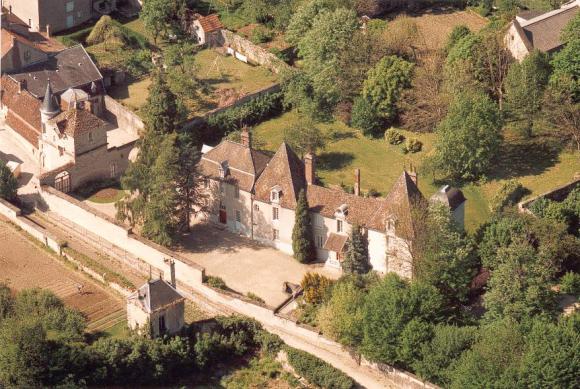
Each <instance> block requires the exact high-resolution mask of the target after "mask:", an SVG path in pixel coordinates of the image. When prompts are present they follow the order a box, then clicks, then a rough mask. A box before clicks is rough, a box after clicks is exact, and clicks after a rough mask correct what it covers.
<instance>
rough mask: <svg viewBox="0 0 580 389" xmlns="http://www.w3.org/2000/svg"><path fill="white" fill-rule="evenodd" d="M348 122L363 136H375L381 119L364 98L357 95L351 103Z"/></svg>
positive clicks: (380, 126)
mask: <svg viewBox="0 0 580 389" xmlns="http://www.w3.org/2000/svg"><path fill="white" fill-rule="evenodd" d="M350 124H351V126H353V127H354V128H358V129H359V130H361V131H362V132H363V134H364V135H365V136H370V137H375V136H377V135H379V133H380V131H381V128H382V119H381V118H380V117H379V115H378V113H377V111H376V110H375V109H374V108H373V106H372V105H371V104H370V103H369V102H368V101H367V100H366V99H364V98H362V97H357V98H356V99H355V100H354V103H353V105H352V111H351V121H350Z"/></svg>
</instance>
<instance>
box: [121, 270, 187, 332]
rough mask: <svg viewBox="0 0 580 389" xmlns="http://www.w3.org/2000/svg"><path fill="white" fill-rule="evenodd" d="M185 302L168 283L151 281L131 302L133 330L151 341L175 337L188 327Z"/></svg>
mask: <svg viewBox="0 0 580 389" xmlns="http://www.w3.org/2000/svg"><path fill="white" fill-rule="evenodd" d="M184 312H185V298H184V297H183V296H182V295H181V294H180V293H179V292H178V291H177V290H176V289H175V288H174V287H173V286H172V285H171V284H169V283H167V282H166V281H164V280H161V279H158V280H150V281H148V282H147V283H146V284H144V285H143V286H141V287H140V288H139V289H137V290H136V291H135V292H134V293H133V294H131V295H130V296H129V297H128V298H127V322H128V325H129V328H131V329H132V330H136V331H138V332H140V333H143V332H144V331H147V330H148V326H149V325H150V335H151V337H158V336H162V335H164V334H175V333H177V332H179V331H180V330H181V328H182V327H183V324H184Z"/></svg>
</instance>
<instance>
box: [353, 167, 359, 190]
mask: <svg viewBox="0 0 580 389" xmlns="http://www.w3.org/2000/svg"><path fill="white" fill-rule="evenodd" d="M354 195H355V196H360V169H354Z"/></svg>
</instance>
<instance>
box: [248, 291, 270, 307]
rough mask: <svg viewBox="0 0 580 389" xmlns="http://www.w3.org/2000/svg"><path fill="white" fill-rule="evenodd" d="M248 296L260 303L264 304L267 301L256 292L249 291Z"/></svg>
mask: <svg viewBox="0 0 580 389" xmlns="http://www.w3.org/2000/svg"><path fill="white" fill-rule="evenodd" d="M246 297H247V298H249V299H250V300H252V301H255V302H257V303H259V304H264V305H265V304H266V302H265V301H264V299H263V298H261V297H260V296H258V295H257V294H255V293H252V292H248V293H246Z"/></svg>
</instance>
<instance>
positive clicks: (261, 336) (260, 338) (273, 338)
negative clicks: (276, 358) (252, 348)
mask: <svg viewBox="0 0 580 389" xmlns="http://www.w3.org/2000/svg"><path fill="white" fill-rule="evenodd" d="M256 341H257V342H258V344H259V345H260V349H261V350H262V352H264V353H266V354H269V355H276V354H278V352H279V351H280V350H281V349H282V346H283V345H284V341H283V340H282V338H280V337H279V336H278V335H276V334H272V333H271V332H268V331H266V330H261V331H258V334H257V335H256Z"/></svg>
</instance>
